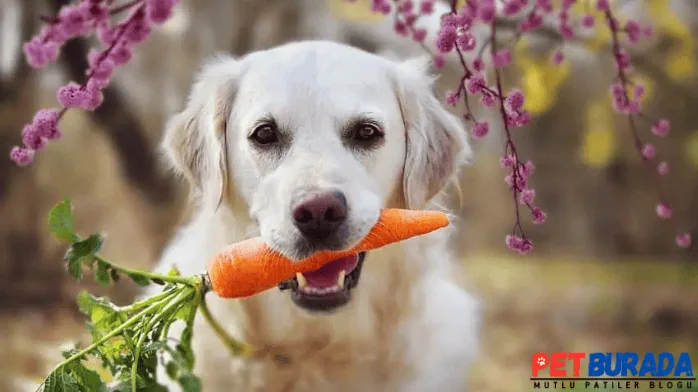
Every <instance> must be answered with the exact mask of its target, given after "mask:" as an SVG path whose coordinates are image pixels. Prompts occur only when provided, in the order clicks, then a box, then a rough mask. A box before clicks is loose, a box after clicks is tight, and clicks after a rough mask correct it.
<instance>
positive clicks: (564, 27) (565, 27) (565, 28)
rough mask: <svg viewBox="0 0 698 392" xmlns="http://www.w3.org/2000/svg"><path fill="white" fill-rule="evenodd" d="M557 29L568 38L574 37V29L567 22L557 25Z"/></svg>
mask: <svg viewBox="0 0 698 392" xmlns="http://www.w3.org/2000/svg"><path fill="white" fill-rule="evenodd" d="M557 31H558V32H560V34H561V35H562V36H563V37H564V38H566V39H572V38H574V30H573V29H572V27H571V26H570V25H569V24H567V23H560V24H559V25H558V27H557Z"/></svg>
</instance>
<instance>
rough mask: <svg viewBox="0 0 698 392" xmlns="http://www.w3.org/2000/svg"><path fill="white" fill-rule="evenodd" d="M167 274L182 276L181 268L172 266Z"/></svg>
mask: <svg viewBox="0 0 698 392" xmlns="http://www.w3.org/2000/svg"><path fill="white" fill-rule="evenodd" d="M167 276H180V273H179V270H178V269H177V267H172V268H170V270H169V271H167Z"/></svg>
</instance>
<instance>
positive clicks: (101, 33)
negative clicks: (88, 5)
mask: <svg viewBox="0 0 698 392" xmlns="http://www.w3.org/2000/svg"><path fill="white" fill-rule="evenodd" d="M118 33H119V31H118V29H117V28H114V27H112V26H111V25H110V24H109V21H106V20H105V21H102V22H99V23H97V38H99V40H100V41H102V42H104V43H105V44H107V45H111V44H112V43H113V42H114V41H116V38H117V36H118Z"/></svg>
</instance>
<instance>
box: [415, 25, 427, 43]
mask: <svg viewBox="0 0 698 392" xmlns="http://www.w3.org/2000/svg"><path fill="white" fill-rule="evenodd" d="M412 38H413V39H414V40H415V41H417V42H424V40H425V39H426V38H427V30H426V29H422V28H420V29H414V31H412Z"/></svg>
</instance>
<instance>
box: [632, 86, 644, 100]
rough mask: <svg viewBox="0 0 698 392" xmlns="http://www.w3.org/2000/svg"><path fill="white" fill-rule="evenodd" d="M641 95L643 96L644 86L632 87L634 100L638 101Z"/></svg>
mask: <svg viewBox="0 0 698 392" xmlns="http://www.w3.org/2000/svg"><path fill="white" fill-rule="evenodd" d="M643 95H645V86H644V85H642V84H636V85H635V86H634V87H633V97H634V98H635V99H640V98H642V96H643Z"/></svg>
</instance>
